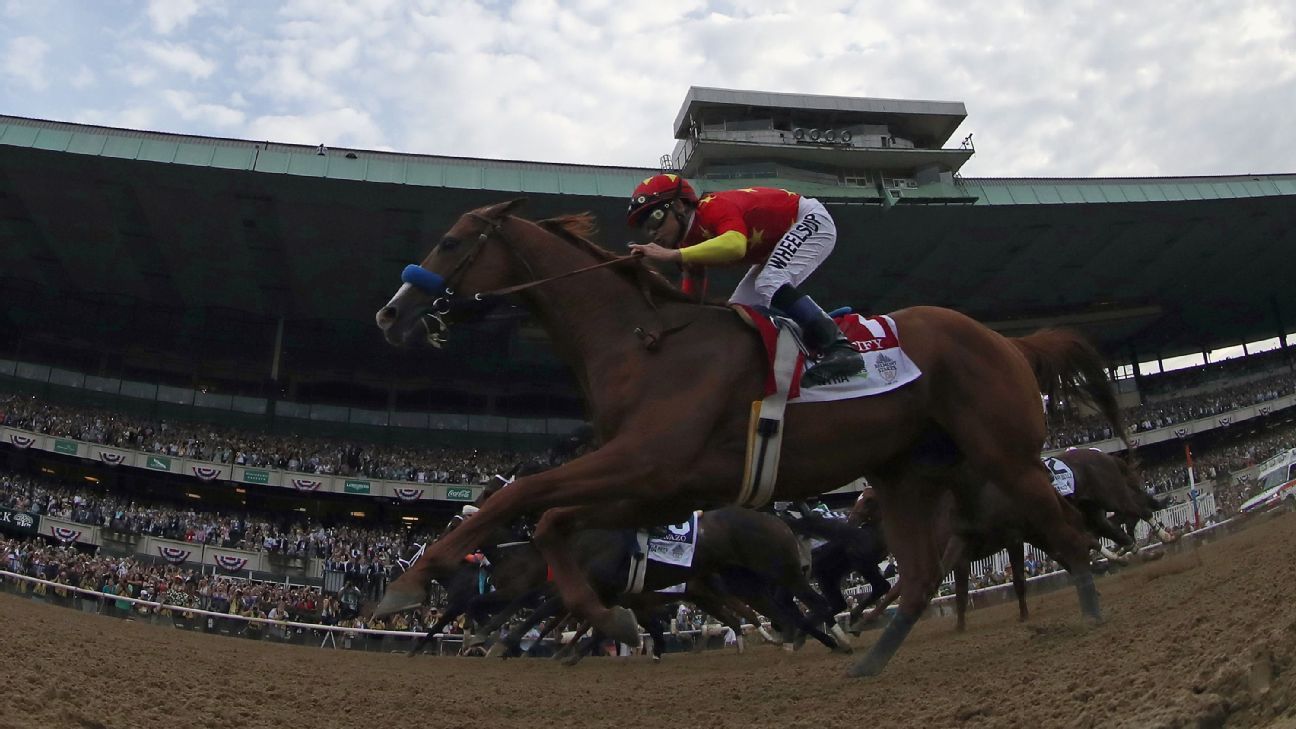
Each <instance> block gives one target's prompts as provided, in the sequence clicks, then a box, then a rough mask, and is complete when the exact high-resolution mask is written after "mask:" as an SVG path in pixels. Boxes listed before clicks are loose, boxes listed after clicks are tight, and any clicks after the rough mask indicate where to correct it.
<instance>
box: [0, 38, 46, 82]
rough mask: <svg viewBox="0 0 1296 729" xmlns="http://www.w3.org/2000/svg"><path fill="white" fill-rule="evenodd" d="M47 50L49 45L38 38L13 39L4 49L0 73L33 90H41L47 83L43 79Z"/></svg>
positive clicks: (0, 62) (0, 61)
mask: <svg viewBox="0 0 1296 729" xmlns="http://www.w3.org/2000/svg"><path fill="white" fill-rule="evenodd" d="M49 49H50V47H49V44H47V43H46V42H45V41H43V40H41V39H40V38H35V37H32V36H21V37H18V38H14V39H13V40H11V41H9V44H8V46H6V47H5V52H4V58H3V59H2V60H0V73H2V74H4V75H5V76H8V77H9V78H12V79H15V80H17V81H19V82H20V83H22V84H24V85H26V86H29V87H31V88H33V89H43V88H45V86H46V85H47V83H48V82H47V80H46V78H45V54H47V53H49Z"/></svg>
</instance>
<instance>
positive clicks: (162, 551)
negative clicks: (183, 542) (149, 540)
mask: <svg viewBox="0 0 1296 729" xmlns="http://www.w3.org/2000/svg"><path fill="white" fill-rule="evenodd" d="M157 550H158V555H159V556H160V557H162V559H165V560H166V561H168V562H170V563H171V564H180V563H182V562H187V561H188V560H189V555H191V554H193V550H191V549H184V548H183V547H165V546H163V545H161V544H159V545H158V548H157Z"/></svg>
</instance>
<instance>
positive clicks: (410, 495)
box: [392, 487, 423, 501]
mask: <svg viewBox="0 0 1296 729" xmlns="http://www.w3.org/2000/svg"><path fill="white" fill-rule="evenodd" d="M392 491H395V492H396V497H397V498H399V499H400V500H401V501H418V500H419V499H421V498H423V489H406V488H400V487H397V488H394V489H392Z"/></svg>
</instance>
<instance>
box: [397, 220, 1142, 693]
mask: <svg viewBox="0 0 1296 729" xmlns="http://www.w3.org/2000/svg"><path fill="white" fill-rule="evenodd" d="M521 202H522V201H520V200H515V201H512V202H507V203H500V204H497V205H492V206H488V207H484V208H481V209H478V210H474V211H470V212H468V213H466V214H464V215H463V216H462V217H460V218H459V220H458V221H457V222H456V223H455V224H454V225H453V226H452V227H451V228H450V230H449V231H447V233H446V234H445V236H444V237H442V239H441V240H440V241H439V242H438V243H437V244H436V246H434V247H433V249H432V250H431V252H429V253H428V254H427V257H426V258H424V259H423V261H422V263H421V264H420V265H419V266H410V267H408V268H407V269H406V272H405V274H404V275H403V276H402V280H404V281H406V283H405V284H404V285H403V286H401V288H400V289H399V290H398V291H397V292H396V294H395V296H393V297H392V299H391V300H390V301H389V302H388V303H387V304H386V305H385V306H383V307H382V308H381V309H379V310H378V312H377V314H376V317H375V318H376V322H377V325H378V327H379V328H380V329H381V330H382V331H383V332H384V335H385V336H386V338H387V340H388V342H390V343H391V344H393V345H402V344H406V343H408V342H410V341H412V340H424V339H427V338H428V337H429V335H430V333H432V332H433V328H434V323H435V328H436V329H437V330H438V332H437V333H438V334H439V333H440V331H439V330H440V329H442V328H443V327H442V325H441V323H442V322H443V321H444V319H443V318H439V319H438V318H429V317H437V316H441V317H444V315H445V314H446V312H449V311H453V310H454V309H455V307H456V304H457V303H458V302H460V301H464V300H465V299H466V300H469V301H471V300H473V299H489V298H493V297H496V296H502V295H505V294H513V293H516V294H518V295H519V296H520V297H521V299H522V300H523V302H524V303H525V305H526V306H527V307H528V308H529V309H530V310H531V311H532V312H533V313H534V315H535V316H536V317H537V319H538V320H539V321H540V323H541V324H542V325H543V326H544V328H545V330H546V331H547V333H548V334H549V336H550V338H551V340H552V342H553V345H554V347H555V348H556V349H557V350H558V352H559V354H560V355H561V356H562V357H563V358H564V359H565V360H566V361H567V362H568V363H569V365H570V366H571V367H572V369H573V371H574V373H575V375H576V378H577V380H578V382H579V383H580V385H581V388H582V390H583V392H584V395H585V399H586V401H587V403H588V406H589V410H590V413H589V414H590V419H591V421H592V423H593V426H594V430H595V435H596V439H597V441H598V442H599V443H601V444H602V446H601V447H600V448H598V449H597V450H595V451H593V452H591V453H589V454H587V455H584V456H581V457H579V458H576V459H574V460H572V461H570V462H569V463H566V464H564V465H562V466H559V467H558V468H555V469H552V470H550V471H546V472H544V473H541V474H537V475H535V476H529V477H525V478H520V479H518V480H517V481H516V482H515V483H514V484H513V485H512V486H510V487H509V488H506V489H503V490H502V491H500V492H499V493H498V494H496V495H495V496H494V497H492V498H491V499H490V500H489V501H488V502H486V503H485V504H484V505H483V507H482V509H481V511H480V512H478V513H477V514H475V515H473V516H472V517H471V518H469V519H468V520H467V521H465V522H464V524H463V525H462V526H461V527H459V528H458V529H456V530H455V531H454V532H452V533H451V534H450V535H448V536H447V537H445V538H443V539H441V540H440V541H438V542H437V543H436V544H434V545H432V546H431V547H430V548H429V549H428V550H427V551H426V552H425V553H424V554H423V556H422V558H421V559H420V560H419V561H418V562H417V563H416V564H414V565H413V566H412V567H411V568H410V570H409V571H407V572H405V573H404V574H403V575H402V576H401V577H400V578H398V579H397V580H395V581H394V582H393V583H392V584H391V586H390V587H389V588H388V590H387V592H386V595H385V596H384V598H383V600H382V602H381V603H380V604H379V605H378V606H377V609H376V611H375V614H378V615H382V614H387V613H391V612H395V611H398V610H404V609H408V608H411V607H415V606H418V605H420V604H422V603H423V602H425V601H426V599H427V585H428V583H429V581H430V580H432V579H433V578H435V577H437V576H438V575H441V574H444V573H446V572H447V571H450V570H453V569H455V568H456V567H457V565H458V563H459V560H460V559H461V558H462V556H463V555H464V554H466V553H467V552H469V551H470V550H471V549H472V548H474V547H476V546H477V545H478V544H479V543H481V541H482V539H483V538H485V536H486V535H487V534H489V533H490V532H491V530H493V529H494V528H496V527H497V526H499V525H500V524H504V523H507V522H508V521H509V520H511V519H513V518H515V517H516V516H517V515H519V514H522V513H526V512H537V511H541V510H543V512H544V513H543V515H542V517H541V518H540V522H539V524H538V525H537V528H536V533H535V541H536V545H537V546H538V547H539V548H540V550H541V551H542V552H543V553H544V556H545V560H546V561H547V562H548V564H549V566H550V567H551V569H552V570H553V577H554V581H555V584H556V585H557V587H558V590H559V592H560V593H561V594H562V597H563V601H564V603H566V605H567V606H568V607H569V608H570V609H571V610H572V611H573V612H574V613H575V614H576V615H578V616H579V617H581V618H583V619H586V620H589V621H590V622H591V623H593V625H594V626H595V627H596V628H597V629H599V630H601V631H602V632H603V633H604V634H606V635H608V636H610V637H613V638H615V639H617V640H620V641H622V642H626V643H630V644H635V643H637V641H638V631H637V629H636V627H635V624H634V618H633V616H632V615H631V614H630V613H629V611H627V610H625V609H624V608H618V607H613V608H608V607H607V606H605V605H604V604H603V603H602V602H601V601H600V599H599V595H598V594H597V592H595V590H594V589H593V588H592V587H591V586H590V584H589V581H588V580H587V579H586V578H585V576H584V574H583V573H582V571H581V570H580V568H579V565H578V564H577V563H576V561H575V555H574V553H573V551H572V549H571V540H572V538H573V536H574V535H575V534H577V533H578V532H579V531H580V530H582V529H588V528H627V527H641V526H650V525H656V524H670V523H678V522H680V521H683V520H684V519H685V518H686V517H687V516H688V513H689V512H690V511H691V510H693V509H695V508H704V507H710V506H716V505H721V504H726V503H732V502H734V501H735V500H736V497H737V495H738V491H739V488H740V484H741V482H742V477H743V473H744V467H745V462H746V451H747V432H748V422H749V417H750V414H751V410H752V402H753V401H755V400H759V399H760V398H761V397H762V395H763V394H764V386H765V378H766V364H765V362H766V355H765V352H764V351H763V347H762V345H761V342H760V338H759V337H758V336H757V334H756V332H755V331H753V330H752V329H751V328H750V327H749V326H748V325H746V324H745V323H743V321H742V319H741V318H740V317H739V316H738V314H737V313H735V312H734V311H733V310H731V309H730V308H728V307H724V306H712V305H699V304H697V303H696V302H694V301H692V300H691V299H690V298H689V297H688V296H685V295H684V294H683V293H682V292H680V291H679V290H678V289H676V288H675V287H674V286H672V285H671V284H670V283H669V282H667V281H666V280H665V278H663V277H662V276H660V275H659V274H657V273H656V272H654V271H651V270H650V269H648V268H645V267H644V266H643V265H642V264H641V261H640V259H637V258H633V257H628V256H627V257H618V256H616V255H615V254H612V253H610V252H608V251H606V250H604V249H602V248H600V247H598V246H596V245H594V244H593V243H590V242H589V241H588V240H587V239H586V238H585V237H584V236H585V235H588V234H589V233H590V232H591V231H592V230H593V220H592V218H591V217H590V216H588V215H583V216H565V217H562V218H557V219H554V220H546V221H541V222H539V223H536V222H532V221H529V220H525V219H522V218H519V217H516V216H514V215H512V211H513V210H514V209H515V208H516V207H517V206H518V205H519V204H520V203H521ZM891 316H892V318H893V319H894V320H895V323H896V325H897V326H898V330H899V332H900V336H901V339H902V341H903V342H904V348H905V351H906V352H907V353H908V354H909V357H910V358H911V359H912V360H913V361H914V362H915V363H916V364H917V365H918V366H919V368H920V369H921V370H922V372H923V376H922V377H920V378H918V379H917V380H915V381H914V382H912V383H910V384H908V385H906V386H904V387H901V388H898V389H896V390H893V391H891V392H888V393H885V394H882V395H878V396H874V397H867V398H860V399H854V400H844V401H837V402H825V403H797V402H795V401H793V402H792V403H790V404H789V406H788V408H787V415H786V419H785V421H784V424H783V427H784V429H785V432H786V435H785V437H784V441H783V457H782V461H781V464H780V467H779V468H780V470H779V473H778V480H777V482H776V484H775V489H774V497H775V498H778V499H781V500H787V501H795V500H798V499H802V498H805V497H808V496H812V495H816V494H819V493H822V492H824V491H826V490H830V489H832V488H834V487H835V486H836V485H839V484H845V483H849V482H850V481H853V480H855V479H856V478H858V477H860V476H865V477H867V478H868V480H869V482H870V483H871V484H872V485H873V486H874V488H875V489H876V490H877V492H878V496H879V499H880V501H881V504H882V508H883V513H884V517H883V526H884V531H885V533H886V537H887V543H888V544H889V545H890V546H891V550H892V552H893V554H894V555H895V557H896V560H897V562H898V563H899V565H900V570H901V577H900V581H901V585H902V589H903V594H902V597H901V607H900V611H899V614H898V616H897V618H896V619H895V620H893V621H892V622H891V624H890V625H888V627H887V629H886V630H885V631H883V634H882V636H881V637H880V638H879V640H878V642H877V644H875V645H874V647H873V649H872V650H871V651H870V652H869V654H868V655H867V656H866V657H864V658H863V659H861V661H860V662H859V663H857V664H856V665H855V666H854V667H853V669H852V673H853V674H855V675H872V674H876V673H878V672H880V671H881V670H882V669H883V667H884V666H885V665H886V663H887V661H888V660H889V659H890V658H891V656H892V655H893V654H894V653H895V651H896V650H897V649H898V648H899V646H900V644H901V643H902V642H903V641H904V639H905V637H906V636H907V635H908V633H909V631H910V629H911V628H912V627H913V625H914V623H915V621H916V620H917V619H918V617H919V615H921V613H922V611H923V609H924V608H925V607H926V606H927V604H928V602H929V601H930V600H931V597H932V595H933V594H934V593H935V591H936V588H937V587H938V586H939V584H940V580H941V569H940V557H941V555H940V545H938V544H937V543H936V540H935V538H934V535H933V534H932V531H931V529H930V528H925V526H926V524H927V522H928V520H929V519H930V517H931V516H932V509H933V507H934V506H935V503H936V496H937V495H938V494H939V493H940V492H941V491H943V490H945V489H946V488H948V486H947V485H946V484H947V483H949V481H950V474H951V472H952V471H956V470H958V469H967V470H969V471H970V472H972V473H975V474H977V475H978V476H979V477H980V478H982V479H986V480H992V481H994V482H995V483H997V484H999V485H1000V486H1001V488H1003V489H1004V490H1005V491H1006V492H1007V493H1008V494H1009V495H1010V496H1011V497H1012V498H1013V499H1015V500H1016V501H1017V502H1019V503H1020V504H1022V505H1023V506H1024V507H1026V508H1027V509H1029V510H1030V512H1031V514H1032V515H1033V519H1034V521H1035V523H1036V524H1037V525H1038V527H1039V530H1040V531H1041V532H1042V533H1044V534H1047V535H1048V536H1049V543H1050V546H1051V547H1052V549H1053V550H1054V551H1055V552H1056V553H1058V554H1061V555H1066V556H1067V557H1068V561H1069V563H1070V564H1072V566H1073V567H1074V568H1075V573H1074V578H1075V582H1076V589H1077V592H1078V595H1079V597H1080V606H1081V612H1082V614H1083V615H1085V616H1086V617H1088V618H1089V619H1091V620H1094V621H1098V620H1100V619H1101V612H1100V610H1099V606H1098V593H1097V590H1095V589H1094V586H1093V577H1092V575H1091V573H1090V571H1089V568H1088V562H1087V561H1086V560H1085V555H1087V554H1088V552H1089V548H1090V546H1091V544H1092V541H1093V538H1092V537H1091V536H1090V535H1089V534H1088V533H1086V532H1085V531H1084V529H1083V527H1082V525H1081V524H1079V523H1077V522H1076V521H1074V520H1072V519H1070V518H1068V516H1067V515H1066V513H1065V512H1064V511H1063V510H1062V508H1061V507H1060V506H1059V504H1058V502H1057V499H1056V497H1055V495H1054V492H1053V489H1052V486H1051V484H1050V479H1049V476H1048V474H1047V473H1046V471H1045V469H1044V467H1043V465H1042V464H1041V463H1040V460H1039V453H1040V451H1041V449H1042V447H1043V444H1044V436H1045V425H1044V413H1043V408H1042V407H1041V400H1040V390H1041V388H1044V389H1046V390H1048V391H1050V392H1053V391H1055V390H1057V389H1059V388H1060V389H1061V390H1062V391H1063V392H1064V394H1067V395H1069V396H1071V398H1070V399H1071V401H1075V400H1076V399H1081V400H1083V399H1086V398H1087V399H1089V400H1091V401H1092V402H1094V403H1095V404H1096V405H1097V406H1098V407H1099V409H1100V410H1101V412H1103V413H1104V414H1105V415H1106V417H1107V418H1108V419H1109V420H1110V421H1111V423H1112V426H1113V429H1114V430H1116V432H1118V433H1120V434H1121V435H1122V436H1124V428H1123V426H1122V425H1121V424H1120V421H1119V415H1118V411H1117V407H1116V401H1115V396H1114V394H1113V392H1112V389H1111V385H1110V383H1109V382H1108V381H1107V380H1106V372H1105V369H1104V366H1105V365H1104V360H1103V358H1102V357H1101V356H1100V355H1099V354H1098V353H1097V352H1096V351H1095V350H1094V349H1093V348H1092V347H1091V346H1089V345H1088V344H1087V343H1085V341H1084V340H1083V339H1081V338H1080V337H1079V336H1078V335H1077V334H1075V333H1072V332H1068V331H1062V330H1046V331H1041V332H1037V333H1035V334H1032V335H1029V336H1026V337H1020V338H1014V339H1009V338H1006V337H1004V336H1002V335H1000V334H997V333H996V332H994V331H992V330H990V329H988V328H986V327H985V326H983V325H981V324H979V323H977V322H976V321H974V320H972V319H971V318H969V317H967V316H964V315H963V314H960V313H958V312H955V311H952V310H949V309H941V308H937V307H914V308H910V309H904V310H901V311H897V312H894V313H893V314H892V315H891ZM934 443H937V444H944V447H943V448H933V447H932V444H934ZM933 450H936V451H941V452H944V453H949V454H953V457H950V458H932V457H929V456H928V454H929V453H930V452H932V451H933Z"/></svg>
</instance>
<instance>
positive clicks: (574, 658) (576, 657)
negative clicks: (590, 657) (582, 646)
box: [562, 653, 584, 668]
mask: <svg viewBox="0 0 1296 729" xmlns="http://www.w3.org/2000/svg"><path fill="white" fill-rule="evenodd" d="M583 657H584V656H582V655H581V654H579V653H574V654H572V655H570V656H567V657H566V658H564V659H563V662H562V664H563V665H564V666H567V667H569V668H570V667H571V666H574V665H576V664H577V663H580V662H581V658H583Z"/></svg>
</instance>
